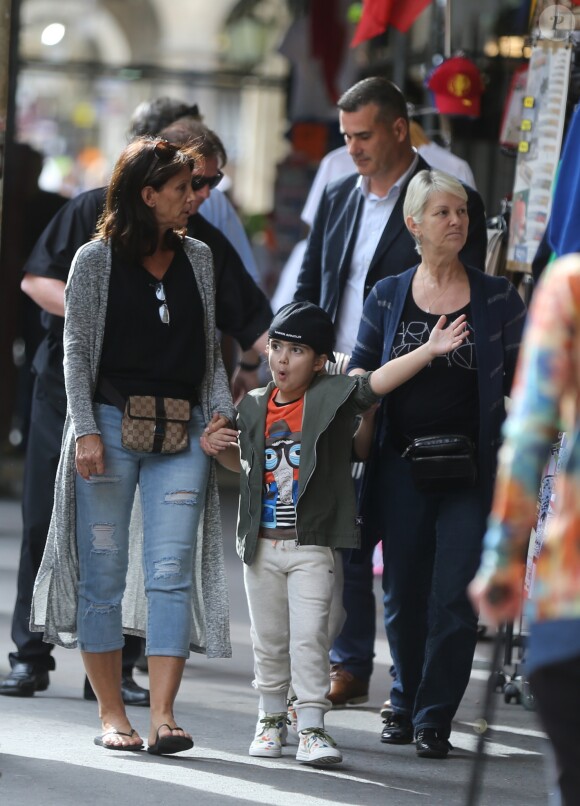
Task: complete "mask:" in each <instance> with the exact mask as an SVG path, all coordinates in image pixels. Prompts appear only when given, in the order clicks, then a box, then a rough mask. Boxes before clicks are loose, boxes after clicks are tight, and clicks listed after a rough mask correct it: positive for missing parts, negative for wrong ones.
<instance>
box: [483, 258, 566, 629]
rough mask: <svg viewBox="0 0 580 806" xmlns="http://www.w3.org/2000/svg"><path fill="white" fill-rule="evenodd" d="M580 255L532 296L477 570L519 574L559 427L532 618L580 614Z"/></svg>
mask: <svg viewBox="0 0 580 806" xmlns="http://www.w3.org/2000/svg"><path fill="white" fill-rule="evenodd" d="M579 401H580V254H575V255H568V256H567V257H565V258H561V259H560V260H558V261H556V262H555V263H554V264H553V267H552V268H551V270H550V271H549V272H548V274H547V275H546V276H545V277H544V278H543V279H542V281H541V282H540V285H539V286H538V289H537V291H536V292H535V294H534V297H533V300H532V305H531V308H530V313H529V317H528V322H527V325H526V332H525V337H524V342H523V345H522V352H521V355H520V358H519V362H518V368H517V371H516V378H515V381H514V389H513V395H512V406H511V410H510V414H509V417H508V419H507V420H506V422H505V425H504V436H505V442H504V445H503V447H502V449H501V451H500V454H499V467H498V477H497V483H496V488H495V496H494V502H493V509H492V514H491V516H490V520H489V528H488V532H487V534H486V537H485V544H484V545H485V550H484V557H483V562H482V569H481V571H480V573H481V574H484V575H486V576H491V575H492V574H493V575H494V581H495V582H497V583H501V579H502V577H503V578H504V579H506V578H512V576H513V575H519V574H521V569H522V564H523V563H524V562H525V557H526V553H527V549H528V543H529V538H530V531H531V529H532V528H533V527H534V526H535V525H536V520H537V500H538V489H539V486H540V480H541V477H542V470H543V468H544V465H545V462H546V460H547V459H548V456H549V453H550V449H551V446H552V443H553V442H554V440H555V437H556V435H557V433H558V431H559V430H561V429H562V430H565V431H566V432H567V438H568V440H569V444H568V445H567V453H566V457H565V459H564V461H563V462H562V463H561V470H560V473H559V475H558V477H557V479H556V483H555V512H554V516H553V517H552V518H551V519H550V521H549V523H548V524H547V526H546V533H545V535H544V543H543V547H542V551H541V553H540V556H539V558H538V563H537V569H536V576H535V580H534V589H533V603H532V608H531V616H532V618H534V619H537V620H545V619H555V618H573V617H578V616H580V420H579V416H580V414H579V412H580V407H579V405H578V404H579Z"/></svg>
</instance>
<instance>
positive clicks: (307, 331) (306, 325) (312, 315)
mask: <svg viewBox="0 0 580 806" xmlns="http://www.w3.org/2000/svg"><path fill="white" fill-rule="evenodd" d="M268 336H269V337H270V338H271V339H280V340H281V341H292V342H295V343H296V344H306V345H307V346H308V347H312V349H313V350H314V352H315V353H316V354H317V355H323V354H324V355H327V356H328V360H329V361H336V358H335V357H334V353H333V352H332V351H333V349H334V325H333V324H332V319H331V318H330V316H329V315H328V314H327V313H326V311H323V310H322V308H319V307H318V305H314V304H313V303H312V302H289V303H288V305H283V306H282V307H281V308H280V310H279V311H278V313H277V314H276V315H275V316H274V318H273V319H272V324H271V325H270V329H269V330H268Z"/></svg>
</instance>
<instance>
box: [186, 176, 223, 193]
mask: <svg viewBox="0 0 580 806" xmlns="http://www.w3.org/2000/svg"><path fill="white" fill-rule="evenodd" d="M223 178H224V175H223V173H222V172H221V171H218V172H217V173H216V175H215V176H192V177H191V189H192V190H201V189H202V188H204V187H205V186H206V185H207V187H208V188H209V189H210V190H213V189H214V188H217V186H218V185H219V183H220V182H221V181H222V179H223Z"/></svg>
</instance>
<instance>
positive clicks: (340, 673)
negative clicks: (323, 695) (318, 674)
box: [328, 663, 369, 708]
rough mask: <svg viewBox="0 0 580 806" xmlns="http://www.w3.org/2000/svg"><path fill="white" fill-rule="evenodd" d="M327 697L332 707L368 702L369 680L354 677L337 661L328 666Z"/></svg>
mask: <svg viewBox="0 0 580 806" xmlns="http://www.w3.org/2000/svg"><path fill="white" fill-rule="evenodd" d="M328 699H329V700H330V702H331V703H332V707H333V708H345V707H346V706H347V705H360V704H361V703H363V702H368V699H369V681H368V680H361V678H360V677H355V676H354V675H353V674H351V673H350V672H347V670H346V669H345V668H343V667H342V666H341V665H340V664H339V663H335V664H333V665H332V666H331V667H330V694H329V695H328Z"/></svg>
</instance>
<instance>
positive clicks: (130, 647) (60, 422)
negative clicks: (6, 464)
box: [9, 378, 141, 674]
mask: <svg viewBox="0 0 580 806" xmlns="http://www.w3.org/2000/svg"><path fill="white" fill-rule="evenodd" d="M64 419H65V418H64V414H63V412H62V410H61V408H60V407H59V406H58V404H56V405H55V402H54V401H52V400H50V399H49V397H48V395H47V394H46V393H45V391H44V389H43V387H42V383H41V381H39V379H38V378H37V379H36V381H35V384H34V391H33V396H32V409H31V415H30V430H29V435H28V446H27V450H26V460H25V465H24V484H23V493H22V547H21V550H20V565H19V567H18V582H17V592H16V605H15V607H14V613H13V616H12V640H13V641H14V644H15V645H16V648H17V651H16V652H11V653H10V655H9V659H10V665H11V666H14V664H15V663H31V664H33V666H34V667H35V668H36V669H38V670H52V669H54V668H55V663H54V658H53V657H52V655H51V652H52V648H53V647H52V644H47V643H45V642H44V641H43V640H42V633H40V632H31V631H30V629H29V627H28V624H29V619H30V606H31V603H32V592H33V590H34V580H35V579H36V574H37V572H38V569H39V568H40V562H41V560H42V555H43V553H44V546H45V544H46V537H47V535H48V527H49V525H50V517H51V514H52V504H53V495H54V482H55V478H56V471H57V467H58V460H59V457H60V443H61V440H62V432H63V430H64ZM140 652H141V639H140V638H138V637H137V636H128V635H126V636H125V646H124V648H123V672H124V673H125V674H130V673H131V672H132V670H133V666H134V665H135V661H136V660H137V658H138V657H139V654H140Z"/></svg>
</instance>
